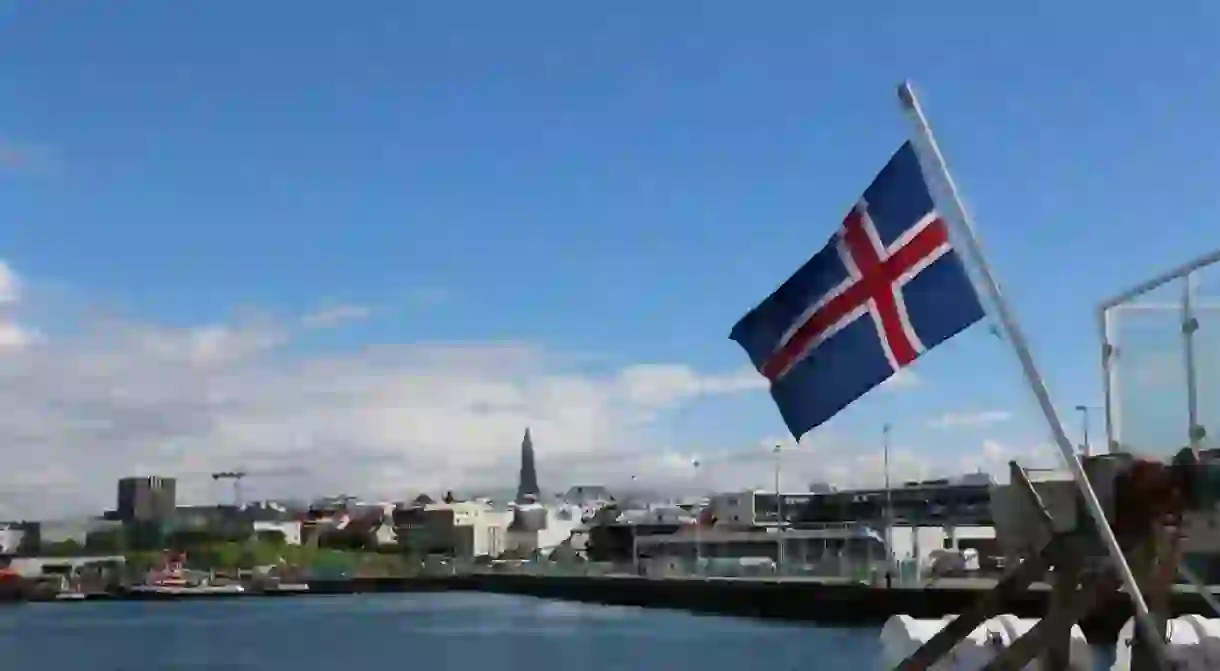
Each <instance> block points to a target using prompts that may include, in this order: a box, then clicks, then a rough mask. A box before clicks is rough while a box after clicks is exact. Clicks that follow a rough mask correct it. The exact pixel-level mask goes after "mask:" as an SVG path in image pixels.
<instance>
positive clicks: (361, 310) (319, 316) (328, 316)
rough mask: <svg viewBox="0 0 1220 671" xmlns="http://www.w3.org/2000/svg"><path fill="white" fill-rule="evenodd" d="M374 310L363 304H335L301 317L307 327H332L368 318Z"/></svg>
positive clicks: (302, 323) (302, 322)
mask: <svg viewBox="0 0 1220 671" xmlns="http://www.w3.org/2000/svg"><path fill="white" fill-rule="evenodd" d="M372 314H373V311H372V310H370V309H369V308H367V307H365V306H363V305H335V306H332V307H328V308H323V309H321V310H318V311H316V312H311V313H310V314H307V315H305V316H304V317H301V325H302V326H304V327H305V328H330V327H333V326H339V325H341V324H346V323H349V322H356V321H363V320H365V319H368V318H369V317H371V316H372Z"/></svg>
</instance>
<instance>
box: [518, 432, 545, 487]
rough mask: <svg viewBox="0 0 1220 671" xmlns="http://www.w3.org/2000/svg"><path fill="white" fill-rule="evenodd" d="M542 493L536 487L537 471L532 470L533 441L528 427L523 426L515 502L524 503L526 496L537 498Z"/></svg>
mask: <svg viewBox="0 0 1220 671" xmlns="http://www.w3.org/2000/svg"><path fill="white" fill-rule="evenodd" d="M541 494H542V492H541V490H539V488H538V472H537V471H535V470H534V441H533V440H531V439H530V430H529V427H528V426H527V427H525V438H523V439H522V440H521V475H520V477H519V478H518V480H517V503H525V501H526V500H527V499H526V497H531V496H532V497H533V498H534V500H538V499H539V498H540V495H541Z"/></svg>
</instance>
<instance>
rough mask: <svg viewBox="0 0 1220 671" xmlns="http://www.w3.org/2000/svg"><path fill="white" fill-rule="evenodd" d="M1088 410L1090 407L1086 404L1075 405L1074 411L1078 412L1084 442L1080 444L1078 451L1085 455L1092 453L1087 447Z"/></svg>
mask: <svg viewBox="0 0 1220 671" xmlns="http://www.w3.org/2000/svg"><path fill="white" fill-rule="evenodd" d="M1089 410H1090V407H1089V406H1087V405H1078V406H1076V412H1079V413H1080V424H1081V434H1082V437H1083V440H1084V444H1083V445H1081V446H1080V453H1081V455H1082V456H1086V457H1089V456H1092V454H1093V450H1092V449H1090V447H1089Z"/></svg>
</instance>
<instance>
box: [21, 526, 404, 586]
mask: <svg viewBox="0 0 1220 671" xmlns="http://www.w3.org/2000/svg"><path fill="white" fill-rule="evenodd" d="M339 540H340V541H341V542H337V543H333V544H332V545H333V546H332V547H319V546H318V545H317V544H316V543H313V544H306V545H289V544H287V543H286V542H285V539H284V535H283V534H282V533H280V532H277V531H269V532H260V533H258V534H255V535H252V536H250V537H248V538H233V537H225V536H219V535H217V534H212V533H207V532H205V531H200V530H185V531H181V530H180V531H174V532H171V533H168V534H164V533H159V532H158V531H157V530H153V529H148V528H136V529H132V528H127V529H124V528H122V527H114V528H112V529H105V530H101V531H95V532H90V533H89V534H88V537H87V539H86V541H85V543H80V542H78V541H76V540H65V541H59V542H51V543H43V544H42V546H41V548H40V549H39V552H38V553H39V554H41V555H44V556H58V557H65V556H107V555H123V556H124V557H125V558H126V560H127V574H128V575H129V576H130V577H133V578H134V577H136V576H142V575H143V574H144V573H146V572H147V571H148V570H150V569H151V568H153V567H155V566H159V565H160V564H161V562H162V554H163V552H164V551H166V550H174V551H180V552H184V553H185V554H186V566H187V568H190V569H195V570H200V571H217V572H223V573H236V572H237V571H240V570H252V569H255V568H257V567H263V566H276V567H279V570H280V572H281V573H283V574H286V575H289V576H295V577H296V578H302V579H303V578H306V577H309V576H315V577H321V578H326V577H333V578H342V577H353V576H369V577H373V576H409V575H412V574H414V573H417V572H418V571H419V569H420V566H421V561H420V560H419V559H415V558H412V557H410V556H409V555H408V553H407V552H406V551H405V550H403V549H402V548H399V547H397V546H389V547H377V548H375V549H370V548H369V547H367V546H368V545H369V544H367V543H362V542H357V540H356V539H351V538H340V539H339Z"/></svg>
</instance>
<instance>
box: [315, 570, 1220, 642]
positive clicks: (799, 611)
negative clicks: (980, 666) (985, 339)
mask: <svg viewBox="0 0 1220 671" xmlns="http://www.w3.org/2000/svg"><path fill="white" fill-rule="evenodd" d="M345 582H347V581H345ZM310 587H311V591H313V592H315V593H316V592H340V591H342V592H351V591H400V590H402V591H477V592H488V593H497V594H516V595H524V596H532V597H539V598H545V599H559V600H566V601H580V602H586V603H597V604H605V605H617V606H638V607H643V608H669V609H679V610H685V611H690V612H695V613H705V614H716V615H729V616H739V617H752V618H763V619H772V620H786V621H793V622H810V623H816V624H821V625H825V626H834V627H880V626H881V625H882V624H884V623H885V621H886V620H887V619H889V618H890V617H891V616H892V615H896V614H906V615H910V616H912V617H916V618H940V617H944V616H946V615H954V614H958V613H962V612H964V611H966V610H967V609H969V608H971V607H972V606H973V605H974V604H975V603H976V602H977V601H978V599H979V598H980V597H981V596H982V595H983V594H984V593H985V591H986V590H987V589H989V586H988V585H985V584H974V585H972V584H965V583H963V584H956V585H947V586H932V587H926V588H905V587H895V588H888V589H887V588H884V587H871V586H868V585H865V584H862V583H848V582H839V583H830V582H819V581H814V580H783V579H740V578H702V579H701V578H668V579H649V578H639V577H635V576H536V575H513V574H480V575H463V576H447V577H434V578H415V579H411V580H407V581H394V582H387V581H379V580H370V581H365V582H361V581H360V580H356V581H350V582H347V584H340V583H338V582H336V583H335V584H333V585H328V584H325V583H317V584H314V583H311V585H310ZM1049 598H1050V591H1049V590H1048V589H1032V590H1028V591H1024V592H1021V593H1019V594H1014V595H1012V596H1010V597H1008V598H1007V599H1006V600H1005V601H1004V604H1003V606H1002V608H1001V610H1000V612H1001V613H1012V614H1014V615H1016V616H1018V617H1022V618H1039V617H1042V616H1043V615H1044V614H1045V613H1046V610H1047V607H1048V602H1049ZM1172 610H1173V615H1174V616H1177V615H1182V614H1189V613H1208V612H1209V610H1208V608H1207V605H1206V604H1205V603H1204V601H1203V599H1202V598H1201V597H1200V596H1199V595H1198V594H1196V593H1192V592H1181V593H1176V594H1174V596H1173V603H1172ZM1131 615H1132V612H1131V604H1130V601H1129V600H1128V599H1127V598H1126V596H1124V595H1123V594H1121V593H1119V592H1115V593H1114V595H1113V597H1112V598H1110V599H1109V600H1108V601H1106V602H1105V603H1104V604H1100V605H1099V606H1098V607H1097V608H1095V609H1094V611H1093V613H1092V614H1091V615H1090V616H1089V617H1088V618H1087V619H1086V620H1084V621H1083V622H1081V628H1082V629H1083V630H1084V632H1085V635H1086V636H1087V637H1088V638H1089V640H1090V641H1091V642H1093V643H1095V644H1112V643H1114V642H1115V641H1116V640H1117V638H1118V632H1119V629H1120V628H1121V627H1122V625H1123V623H1124V622H1126V621H1127V619H1129V618H1130V617H1131Z"/></svg>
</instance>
